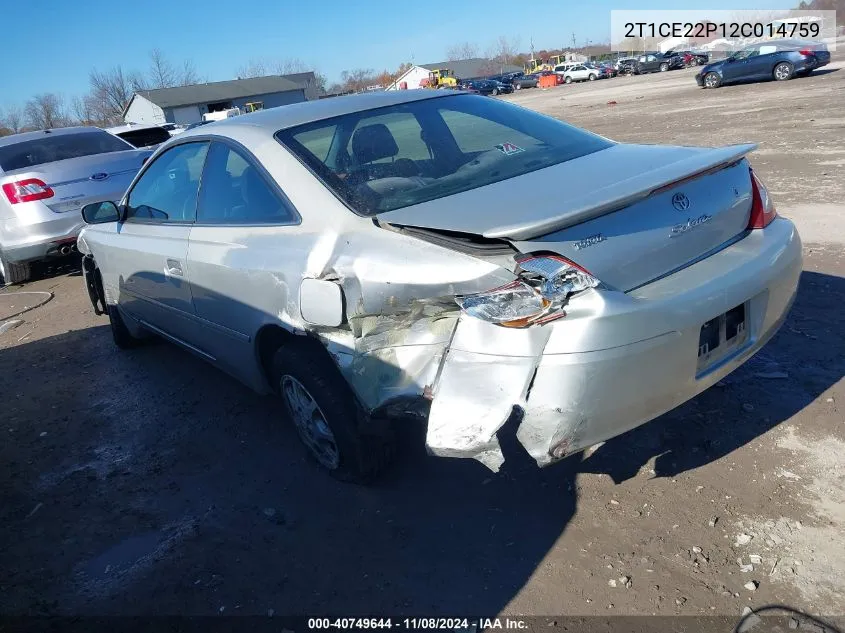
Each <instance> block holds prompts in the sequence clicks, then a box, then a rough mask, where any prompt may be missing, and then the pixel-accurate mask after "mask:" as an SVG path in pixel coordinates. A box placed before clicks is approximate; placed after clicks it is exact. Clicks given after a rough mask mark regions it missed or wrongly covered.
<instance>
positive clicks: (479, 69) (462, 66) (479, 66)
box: [385, 57, 522, 90]
mask: <svg viewBox="0 0 845 633" xmlns="http://www.w3.org/2000/svg"><path fill="white" fill-rule="evenodd" d="M446 68H448V69H449V70H451V71H452V73H453V74H454V75H455V77H457V78H458V79H462V80H469V79H482V78H484V77H490V76H492V75H501V74H503V73H515V72H521V71H522V68H521V67H520V66H514V65H513V64H502V63H499V62H497V61H495V60H492V59H484V58H482V57H475V58H473V59H458V60H453V61H446V62H436V63H434V64H419V65H416V66H411V67H410V68H409V69H408V70H406V71H405V72H404V73H402V74H401V75H399V77H397V78H396V81H394V82H393V83H392V84H390V85H389V86H387V88H385V90H411V89H414V88H419V87H420V82H421V81H422V80H423V79H428V73H429V72H431V71H432V70H443V69H446Z"/></svg>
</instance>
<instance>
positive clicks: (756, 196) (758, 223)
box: [747, 171, 778, 229]
mask: <svg viewBox="0 0 845 633" xmlns="http://www.w3.org/2000/svg"><path fill="white" fill-rule="evenodd" d="M751 196H752V197H751V217H750V218H749V219H748V227H747V228H748V229H764V228H766V227H767V226H768V225H769V224H771V222H772V220H774V219H775V218H776V217H777V216H778V212H777V210H775V205H774V203H773V202H772V198H771V196H770V195H769V190H768V189H766V186H765V185H764V184H763V183H762V182H760V179H759V178H757V174H755V173H754V172H753V171H751Z"/></svg>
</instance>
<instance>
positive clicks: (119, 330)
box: [106, 305, 141, 349]
mask: <svg viewBox="0 0 845 633" xmlns="http://www.w3.org/2000/svg"><path fill="white" fill-rule="evenodd" d="M106 310H107V311H108V314H109V325H110V326H111V336H112V339H113V340H114V344H115V345H117V346H118V347H119V348H120V349H132V348H133V347H138V345H139V344H140V342H141V339H139V338H136V337H134V336H132V333H131V332H130V331H129V328H127V327H126V323H125V322H124V321H123V316H122V315H121V314H120V309H119V308H118V307H117V306H113V305H110V306H107V307H106Z"/></svg>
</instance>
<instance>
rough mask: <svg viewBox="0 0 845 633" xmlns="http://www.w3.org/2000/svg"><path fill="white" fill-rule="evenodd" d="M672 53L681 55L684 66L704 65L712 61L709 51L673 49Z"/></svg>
mask: <svg viewBox="0 0 845 633" xmlns="http://www.w3.org/2000/svg"><path fill="white" fill-rule="evenodd" d="M668 54H671V55H680V57H681V60H682V61H683V62H684V66H687V67H689V66H703V65H704V64H706V63H707V62H709V61H710V55H708V54H707V53H697V52H695V51H686V50H682V51H671V53H668Z"/></svg>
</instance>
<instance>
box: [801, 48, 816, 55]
mask: <svg viewBox="0 0 845 633" xmlns="http://www.w3.org/2000/svg"><path fill="white" fill-rule="evenodd" d="M798 52H799V53H801V54H802V55H804V56H805V57H812V56H813V55H815V53H814V52H813V51H811V50H810V49H804V50H803V51H798Z"/></svg>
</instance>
